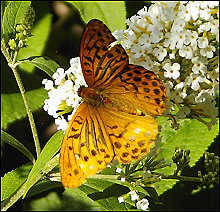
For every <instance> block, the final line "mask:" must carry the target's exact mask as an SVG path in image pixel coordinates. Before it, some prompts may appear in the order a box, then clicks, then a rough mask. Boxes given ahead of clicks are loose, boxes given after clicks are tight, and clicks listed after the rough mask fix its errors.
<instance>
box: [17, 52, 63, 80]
mask: <svg viewBox="0 0 220 212" xmlns="http://www.w3.org/2000/svg"><path fill="white" fill-rule="evenodd" d="M20 62H22V63H29V64H32V65H34V66H35V67H37V68H39V69H40V70H42V71H44V72H46V73H47V74H48V75H49V76H50V77H51V76H52V75H53V74H54V73H55V72H56V70H57V69H58V68H59V67H60V66H59V65H58V64H57V63H56V62H55V61H54V60H53V59H51V58H49V57H46V56H37V57H30V58H27V59H25V60H22V61H20Z"/></svg>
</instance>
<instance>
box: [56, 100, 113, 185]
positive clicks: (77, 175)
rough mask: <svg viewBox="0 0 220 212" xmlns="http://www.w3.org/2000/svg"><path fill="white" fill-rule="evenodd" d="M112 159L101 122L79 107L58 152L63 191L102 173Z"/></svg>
mask: <svg viewBox="0 0 220 212" xmlns="http://www.w3.org/2000/svg"><path fill="white" fill-rule="evenodd" d="M113 157H114V153H113V148H112V144H111V142H110V141H109V136H108V135H107V133H106V131H105V128H104V126H103V123H102V120H101V119H100V117H99V114H98V113H97V111H96V110H91V108H90V106H89V105H88V104H87V103H82V104H81V105H80V106H79V108H78V109H77V111H76V112H75V114H74V116H73V118H72V120H71V121H70V123H69V126H68V129H67V131H66V133H65V136H64V138H63V143H62V147H61V151H60V172H61V177H62V183H63V185H64V186H65V187H68V188H76V187H78V186H80V185H81V184H82V183H84V181H85V180H86V178H87V177H89V176H91V175H94V174H95V173H97V172H99V171H101V170H103V169H104V168H105V167H106V166H107V164H109V163H110V162H111V161H112V158H113Z"/></svg>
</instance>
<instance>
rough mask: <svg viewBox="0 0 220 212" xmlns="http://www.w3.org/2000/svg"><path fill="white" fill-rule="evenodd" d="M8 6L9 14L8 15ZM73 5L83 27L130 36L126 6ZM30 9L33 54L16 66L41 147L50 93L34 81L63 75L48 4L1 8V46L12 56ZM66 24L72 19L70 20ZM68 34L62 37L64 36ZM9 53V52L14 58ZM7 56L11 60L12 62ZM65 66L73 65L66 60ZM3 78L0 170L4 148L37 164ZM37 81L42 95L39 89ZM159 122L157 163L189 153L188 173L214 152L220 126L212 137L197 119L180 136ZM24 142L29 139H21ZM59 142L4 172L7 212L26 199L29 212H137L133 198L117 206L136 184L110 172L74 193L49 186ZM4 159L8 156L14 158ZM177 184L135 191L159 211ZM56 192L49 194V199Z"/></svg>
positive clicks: (168, 170)
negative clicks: (51, 45) (99, 26)
mask: <svg viewBox="0 0 220 212" xmlns="http://www.w3.org/2000/svg"><path fill="white" fill-rule="evenodd" d="M62 3H63V2H62ZM63 4H64V3H63ZM3 5H6V6H5V7H3ZM68 5H69V6H70V7H75V8H76V9H77V11H78V13H77V15H79V16H80V18H81V19H82V20H83V21H84V22H85V23H87V22H88V21H89V20H91V19H93V18H96V19H99V20H102V21H103V22H104V23H105V24H106V25H107V26H108V27H109V28H110V30H111V31H114V30H116V29H125V28H126V25H125V20H126V11H127V10H126V7H125V3H124V2H122V1H120V2H98V1H95V2H84V1H83V2H80V1H73V2H72V1H69V2H68ZM127 5H131V4H127ZM28 6H33V8H34V10H35V13H36V21H35V22H34V25H33V28H32V31H31V34H32V35H33V36H30V37H28V39H27V45H28V46H27V47H26V48H22V49H21V50H20V51H19V52H18V57H17V60H16V62H17V63H18V64H19V65H18V64H17V65H18V66H17V67H18V70H19V71H20V72H21V78H22V80H23V82H24V85H25V86H27V87H28V91H27V92H26V95H27V98H28V100H29V104H30V109H31V111H34V112H35V113H34V114H36V115H35V119H36V120H37V123H38V125H37V130H38V133H39V134H40V141H41V142H42V141H43V140H44V136H45V134H43V133H41V131H42V128H46V127H45V126H44V125H43V124H44V122H47V120H48V117H46V115H45V113H43V115H42V110H43V109H42V107H43V104H44V100H45V99H46V98H47V97H48V93H47V91H45V90H44V88H43V86H42V84H41V83H38V81H37V79H38V78H39V79H40V81H42V80H43V79H44V78H49V77H51V76H52V75H53V73H54V72H55V71H56V69H57V68H58V67H60V65H59V64H57V62H55V60H56V59H57V58H53V59H51V57H50V55H49V54H48V52H49V50H48V48H47V45H48V42H51V41H53V39H52V38H53V27H56V24H54V22H53V20H55V18H54V17H53V15H52V13H51V11H50V8H49V2H32V3H31V2H29V1H18V2H17V1H13V2H3V3H2V8H1V9H2V12H3V15H2V39H4V40H3V41H4V44H5V45H6V49H7V48H8V49H9V46H7V45H9V44H8V41H9V39H15V36H16V33H17V32H16V30H15V29H16V26H17V25H18V24H21V22H22V20H23V19H24V17H25V11H26V8H27V7H28ZM134 8H135V3H134ZM134 8H132V9H134ZM53 18H54V19H53ZM65 18H66V19H68V16H67V17H65ZM65 18H64V19H60V20H61V21H60V22H61V24H63V25H64V26H65V27H67V26H68V24H69V22H65V21H66V20H65ZM74 21H75V22H76V23H77V22H78V27H79V28H80V27H81V28H80V29H81V30H82V26H80V25H79V24H80V21H79V20H74ZM60 22H59V24H60ZM65 24H66V25H65ZM65 27H64V28H61V29H62V30H63V29H65ZM77 29H78V28H77ZM67 31H68V30H64V31H63V32H62V33H67ZM79 31H80V30H79ZM71 36H72V35H71ZM12 42H13V41H11V43H12ZM63 42H64V41H63ZM76 45H78V46H79V45H80V44H79V43H77V44H76ZM64 46H68V44H64ZM6 49H5V51H9V50H6ZM63 52H65V51H63ZM3 53H4V52H3ZM8 53H9V54H8V56H9V55H12V52H11V51H9V52H8ZM4 55H5V54H4ZM43 55H47V56H43ZM5 56H6V57H7V55H5ZM77 56H78V55H77ZM64 57H65V55H64ZM6 59H7V58H6ZM66 59H69V58H67V57H66ZM7 62H9V61H7ZM7 62H6V60H5V58H1V63H2V64H3V65H2V66H1V69H2V70H4V73H7V72H10V71H11V69H10V68H9V66H8V63H7ZM61 64H62V61H61ZM61 67H62V65H61ZM36 70H37V71H36ZM2 76H4V77H2V84H3V86H2V87H6V88H8V89H7V90H8V92H6V91H5V89H3V88H2V93H1V126H2V129H3V130H1V141H2V146H3V147H5V148H3V150H2V159H3V161H2V163H3V164H6V163H7V161H6V159H7V155H6V153H5V152H4V151H5V150H4V149H6V148H7V145H5V143H7V144H9V145H11V146H13V147H14V148H15V149H17V150H19V151H20V152H19V154H20V153H22V154H24V155H25V156H27V157H28V159H29V160H31V161H32V162H34V156H33V155H34V154H33V152H32V151H33V149H34V148H31V147H33V146H34V142H33V137H32V135H31V136H29V137H25V136H26V134H28V132H27V131H29V129H26V128H25V127H24V126H25V124H24V126H23V128H22V131H19V130H18V129H21V128H20V127H22V126H18V125H21V124H20V123H26V121H27V119H24V118H27V111H26V108H25V105H24V101H23V99H22V96H21V93H20V92H17V85H16V84H15V83H14V78H13V77H14V76H13V75H2ZM5 76H7V77H5ZM23 76H24V77H23ZM35 76H36V82H37V87H36V85H35V83H36V82H35ZM11 91H12V92H11ZM45 119H46V121H45ZM158 121H159V124H160V125H161V126H162V130H161V132H160V137H161V138H162V142H161V147H162V148H163V151H162V153H161V154H160V157H161V158H162V157H163V158H164V159H165V160H167V161H170V162H172V156H174V153H175V147H177V146H178V147H180V148H182V149H184V150H190V163H189V166H190V167H191V168H194V167H195V166H196V165H197V162H198V161H199V159H201V157H202V156H203V154H204V152H205V151H207V150H208V148H209V147H210V145H211V144H213V143H214V140H215V138H216V136H218V134H219V121H218V122H217V124H216V125H214V126H213V127H212V130H210V131H208V130H207V126H206V125H204V124H202V123H201V122H199V121H197V120H194V119H185V120H183V121H180V127H179V129H178V130H174V129H173V128H172V127H171V123H170V121H168V119H167V118H158ZM42 125H43V127H42ZM24 134H25V136H23V135H24ZM30 134H31V133H30ZM12 135H13V136H12ZM16 138H17V139H16ZM62 138H63V132H61V131H59V132H56V133H55V134H54V135H53V137H52V138H51V139H47V143H46V145H44V143H43V142H42V143H41V146H42V147H43V150H42V151H41V153H40V156H39V157H38V158H37V159H36V162H35V163H34V165H33V164H31V163H27V162H23V161H22V159H21V161H20V160H19V159H20V158H18V159H17V160H16V158H14V161H13V162H14V163H15V164H16V165H17V164H18V163H17V162H18V161H19V162H20V163H23V164H24V165H22V166H20V165H17V167H18V168H16V169H14V170H13V169H12V168H11V167H10V168H11V169H12V170H11V171H9V172H8V171H7V173H6V174H5V175H4V176H3V177H2V178H1V201H3V202H2V209H7V208H9V207H10V206H11V205H13V204H14V203H16V201H18V200H19V199H21V198H22V197H23V198H24V199H22V200H20V201H24V202H25V203H26V208H24V210H53V211H54V210H66V209H74V210H79V209H82V210H112V211H114V210H117V211H119V210H136V207H135V202H133V201H131V200H130V198H127V199H125V202H124V203H119V202H118V198H119V197H121V196H123V195H126V194H127V193H128V192H129V191H130V189H131V184H129V183H128V182H126V183H122V182H121V181H120V179H117V178H116V177H115V167H113V166H112V167H111V168H106V169H105V170H103V171H102V172H101V173H99V174H97V175H96V176H94V177H91V178H88V179H87V181H86V183H85V184H83V185H82V186H81V187H79V188H76V189H65V190H64V188H63V187H62V185H61V183H59V182H52V181H50V180H48V179H49V177H50V176H49V174H50V172H51V170H53V171H58V163H59V157H58V155H56V154H57V152H58V151H59V149H60V145H61V141H62ZM7 154H10V156H11V154H13V153H7ZM138 167H139V166H138ZM175 170H176V165H175V164H174V163H172V166H171V167H165V168H163V169H161V170H160V172H162V173H163V174H165V175H172V174H173V173H174V172H175ZM3 171H4V170H3ZM4 173H5V172H4ZM177 181H178V180H177V179H163V180H161V181H160V182H157V183H156V184H157V185H159V188H156V187H154V186H151V185H149V186H146V187H143V186H136V189H137V191H138V192H139V196H140V197H141V198H144V197H145V198H148V199H150V200H151V201H152V202H156V203H159V202H160V201H161V199H160V195H164V194H165V193H166V192H168V191H169V190H172V189H173V188H174V187H175V186H176V185H177ZM57 189H58V190H57ZM51 190H52V192H50V191H51ZM55 191H56V192H55ZM30 197H32V199H33V200H31V199H30ZM34 198H35V199H34ZM9 202H10V204H9ZM24 205H25V204H24Z"/></svg>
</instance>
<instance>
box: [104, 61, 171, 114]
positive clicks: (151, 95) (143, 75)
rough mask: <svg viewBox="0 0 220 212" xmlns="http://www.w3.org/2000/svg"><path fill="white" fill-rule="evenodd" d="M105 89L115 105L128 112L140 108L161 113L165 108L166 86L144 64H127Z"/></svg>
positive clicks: (143, 110)
mask: <svg viewBox="0 0 220 212" xmlns="http://www.w3.org/2000/svg"><path fill="white" fill-rule="evenodd" d="M104 90H105V93H106V94H107V95H108V96H109V98H110V99H111V101H112V102H113V103H114V106H115V107H117V108H118V109H119V110H122V111H126V112H127V113H135V112H136V109H139V110H140V111H142V112H145V113H146V114H149V115H160V114H162V112H163V111H164V110H165V102H166V100H167V97H166V87H165V86H164V85H163V83H162V81H161V80H160V79H159V78H158V77H157V76H156V74H155V73H153V72H152V71H148V70H146V69H145V68H143V67H142V66H137V65H131V64H129V65H127V66H126V67H125V68H124V72H123V73H121V75H120V76H117V77H115V78H114V79H113V80H112V82H111V83H110V84H109V85H106V87H105V89H104ZM121 99H123V101H121Z"/></svg>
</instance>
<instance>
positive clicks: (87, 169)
mask: <svg viewBox="0 0 220 212" xmlns="http://www.w3.org/2000/svg"><path fill="white" fill-rule="evenodd" d="M115 40H116V39H115V38H114V37H113V36H112V34H111V32H110V30H109V29H108V28H107V27H106V25H105V24H103V23H102V22H101V21H99V20H96V19H93V20H91V21H89V23H88V24H87V26H86V28H85V30H84V32H83V35H82V39H81V44H80V60H81V66H82V71H83V75H84V78H85V80H86V83H87V84H88V87H81V88H80V89H79V90H78V94H79V96H81V97H82V99H83V102H82V103H81V104H80V106H79V108H78V109H77V111H76V112H75V114H74V116H73V117H72V120H71V121H70V122H69V126H68V129H67V131H66V134H65V136H64V138H63V143H62V147H61V151H60V172H61V178H62V184H63V185H64V186H65V187H67V188H76V187H78V186H80V185H81V184H83V183H84V182H85V180H86V178H87V177H88V176H91V175H94V174H96V173H97V172H99V171H101V170H103V169H104V168H105V167H106V166H107V165H108V164H109V163H111V161H112V160H113V159H117V160H118V161H119V162H120V163H131V162H132V161H133V160H137V159H139V158H141V157H142V156H143V155H145V154H147V153H148V152H149V148H150V146H151V145H152V144H153V141H154V140H155V138H156V135H157V133H158V124H157V121H156V120H155V119H154V118H153V117H152V116H155V115H160V114H162V112H163V111H164V110H165V101H166V99H167V97H166V88H165V86H164V85H163V84H162V81H161V80H160V79H159V78H158V77H157V76H156V75H155V74H154V73H153V72H151V71H148V70H146V69H145V68H143V67H142V66H138V65H132V64H129V60H128V56H127V54H126V52H125V50H124V49H123V48H122V46H121V45H119V44H117V45H115V46H113V47H111V48H110V46H109V45H110V44H111V43H112V42H114V41H115ZM140 111H141V112H140Z"/></svg>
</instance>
